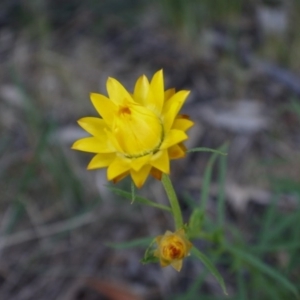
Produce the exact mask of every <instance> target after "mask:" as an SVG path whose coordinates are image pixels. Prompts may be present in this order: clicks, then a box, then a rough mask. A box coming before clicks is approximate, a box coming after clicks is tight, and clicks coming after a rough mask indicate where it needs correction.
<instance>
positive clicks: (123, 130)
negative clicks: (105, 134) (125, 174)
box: [112, 101, 164, 158]
mask: <svg viewBox="0 0 300 300" xmlns="http://www.w3.org/2000/svg"><path fill="white" fill-rule="evenodd" d="M124 102H125V103H123V104H122V106H120V107H119V110H118V112H117V114H116V117H115V119H114V123H113V128H112V130H113V134H114V136H115V138H116V140H117V142H118V144H119V146H120V148H121V149H122V154H123V155H124V156H125V157H128V158H137V157H141V156H144V155H147V154H151V153H155V152H156V151H158V150H159V147H160V145H161V143H162V141H163V138H164V131H163V126H162V122H161V120H160V118H159V117H158V116H157V115H156V114H155V113H154V112H153V111H151V110H149V109H147V108H145V107H143V106H141V105H139V104H137V103H132V102H127V101H124Z"/></svg>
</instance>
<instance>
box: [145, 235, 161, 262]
mask: <svg viewBox="0 0 300 300" xmlns="http://www.w3.org/2000/svg"><path fill="white" fill-rule="evenodd" d="M155 242H156V239H155V238H154V239H153V238H152V241H151V243H150V245H149V246H148V248H147V249H146V251H145V254H144V257H143V259H141V263H142V264H149V263H157V262H158V261H159V259H158V257H156V256H154V251H155V248H154V247H153V244H154V243H155Z"/></svg>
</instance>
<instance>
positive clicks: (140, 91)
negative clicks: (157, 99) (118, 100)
mask: <svg viewBox="0 0 300 300" xmlns="http://www.w3.org/2000/svg"><path fill="white" fill-rule="evenodd" d="M148 93H149V81H148V79H147V77H146V76H145V75H143V76H141V77H140V78H139V79H138V80H137V82H136V84H135V87H134V93H133V95H134V96H133V98H134V100H135V101H136V102H137V103H140V104H142V105H146V103H147V97H148Z"/></svg>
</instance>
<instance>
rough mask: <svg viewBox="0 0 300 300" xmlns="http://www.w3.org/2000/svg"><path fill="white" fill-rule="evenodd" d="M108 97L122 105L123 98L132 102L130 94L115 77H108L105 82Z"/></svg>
mask: <svg viewBox="0 0 300 300" xmlns="http://www.w3.org/2000/svg"><path fill="white" fill-rule="evenodd" d="M106 88H107V92H108V95H109V99H110V100H111V101H112V102H113V103H114V104H116V105H122V103H123V102H124V100H126V101H130V102H133V100H132V97H131V95H130V94H129V93H128V91H127V90H126V89H125V88H124V86H123V85H122V84H121V83H120V82H119V81H118V80H116V79H114V78H111V77H109V78H108V80H107V82H106Z"/></svg>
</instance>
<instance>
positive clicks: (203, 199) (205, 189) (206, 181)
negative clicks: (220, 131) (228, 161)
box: [200, 153, 218, 211]
mask: <svg viewBox="0 0 300 300" xmlns="http://www.w3.org/2000/svg"><path fill="white" fill-rule="evenodd" d="M217 157H218V153H214V154H213V155H212V156H211V157H210V159H209V160H208V163H207V166H206V168H205V171H204V176H203V184H202V189H201V196H200V207H201V209H202V210H203V211H205V210H206V205H207V201H208V196H209V188H210V182H211V175H212V169H213V166H214V163H215V161H216V159H217Z"/></svg>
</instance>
